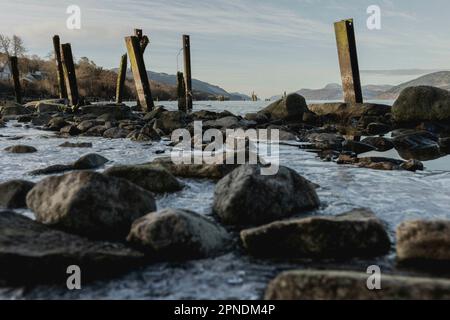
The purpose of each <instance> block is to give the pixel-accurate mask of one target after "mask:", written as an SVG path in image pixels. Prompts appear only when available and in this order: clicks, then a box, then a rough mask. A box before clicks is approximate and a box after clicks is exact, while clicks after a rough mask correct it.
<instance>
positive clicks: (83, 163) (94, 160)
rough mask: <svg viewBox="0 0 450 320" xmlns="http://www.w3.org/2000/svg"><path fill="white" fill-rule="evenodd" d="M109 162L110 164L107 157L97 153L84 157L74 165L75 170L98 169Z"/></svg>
mask: <svg viewBox="0 0 450 320" xmlns="http://www.w3.org/2000/svg"><path fill="white" fill-rule="evenodd" d="M107 162H109V160H108V159H106V158H105V157H103V156H101V155H99V154H96V153H91V154H87V155H85V156H82V157H81V158H80V159H78V160H77V161H75V162H74V164H73V168H74V169H75V170H89V169H97V168H99V167H101V166H103V165H104V164H105V163H107Z"/></svg>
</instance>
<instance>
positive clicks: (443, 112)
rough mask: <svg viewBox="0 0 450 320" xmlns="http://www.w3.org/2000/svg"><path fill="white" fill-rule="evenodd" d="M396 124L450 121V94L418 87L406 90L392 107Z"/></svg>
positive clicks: (435, 89) (426, 87)
mask: <svg viewBox="0 0 450 320" xmlns="http://www.w3.org/2000/svg"><path fill="white" fill-rule="evenodd" d="M392 115H393V118H394V120H395V121H396V122H413V123H414V122H421V121H445V120H449V119H450V93H449V92H448V91H447V90H444V89H440V88H435V87H428V86H418V87H409V88H406V89H404V90H403V91H402V92H401V93H400V96H399V97H398V98H397V100H396V101H395V103H394V105H393V107H392Z"/></svg>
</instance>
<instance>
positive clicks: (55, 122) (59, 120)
mask: <svg viewBox="0 0 450 320" xmlns="http://www.w3.org/2000/svg"><path fill="white" fill-rule="evenodd" d="M67 125H69V123H67V122H66V120H64V118H63V117H54V118H51V119H50V121H49V122H48V123H47V125H46V127H47V128H48V130H50V131H60V130H61V129H62V128H64V127H65V126H67Z"/></svg>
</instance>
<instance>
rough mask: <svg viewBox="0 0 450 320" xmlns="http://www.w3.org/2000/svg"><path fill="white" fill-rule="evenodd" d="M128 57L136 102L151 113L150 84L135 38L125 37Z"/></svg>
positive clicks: (137, 40) (138, 44) (137, 41)
mask: <svg viewBox="0 0 450 320" xmlns="http://www.w3.org/2000/svg"><path fill="white" fill-rule="evenodd" d="M125 42H126V45H127V50H128V56H129V57H130V62H131V71H133V77H134V83H135V85H136V91H137V95H138V100H139V103H140V105H141V107H142V108H144V110H145V111H147V112H148V111H151V110H152V109H153V108H154V103H153V98H152V92H151V90H150V82H149V79H148V75H147V70H146V69H145V63H144V57H143V55H142V54H141V47H140V43H139V39H138V37H136V36H131V37H126V38H125Z"/></svg>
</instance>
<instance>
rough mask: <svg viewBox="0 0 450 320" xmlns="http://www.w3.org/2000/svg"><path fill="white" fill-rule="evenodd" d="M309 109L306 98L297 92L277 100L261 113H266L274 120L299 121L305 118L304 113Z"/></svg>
mask: <svg viewBox="0 0 450 320" xmlns="http://www.w3.org/2000/svg"><path fill="white" fill-rule="evenodd" d="M307 111H308V106H307V104H306V101H305V98H303V97H302V96H301V95H299V94H297V93H293V94H290V95H288V96H287V97H285V98H283V99H280V100H278V101H275V102H274V103H272V104H270V105H269V106H267V107H266V108H264V109H263V110H261V111H260V112H259V113H260V114H266V115H268V116H269V117H270V119H272V120H286V121H298V122H301V121H302V120H303V113H305V112H307Z"/></svg>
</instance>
